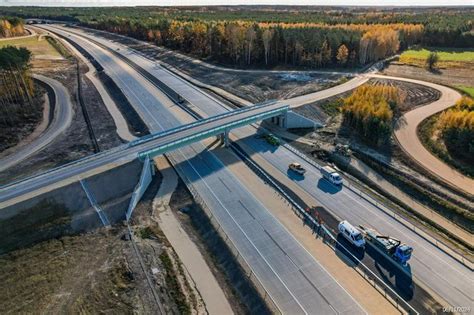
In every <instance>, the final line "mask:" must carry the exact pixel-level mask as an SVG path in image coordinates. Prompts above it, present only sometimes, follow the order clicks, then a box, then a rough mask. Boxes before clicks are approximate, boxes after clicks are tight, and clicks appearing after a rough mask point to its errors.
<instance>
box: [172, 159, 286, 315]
mask: <svg viewBox="0 0 474 315" xmlns="http://www.w3.org/2000/svg"><path fill="white" fill-rule="evenodd" d="M167 158H168V159H169V160H170V162H171V164H172V165H174V166H175V169H176V171H177V172H178V174H179V175H180V177H181V178H182V179H183V181H184V182H185V184H186V186H187V187H188V189H189V191H190V193H191V195H192V196H193V198H194V201H195V202H196V203H197V204H198V205H199V206H200V207H201V208H202V209H203V211H204V212H205V213H206V215H207V217H208V218H209V221H210V222H211V224H212V226H213V227H214V229H215V230H216V231H217V233H218V234H219V236H220V237H221V238H222V240H223V241H224V242H225V243H226V245H227V246H228V247H229V250H230V252H231V253H232V255H233V256H234V259H235V260H236V261H237V262H238V263H239V265H240V266H241V267H242V269H243V270H244V272H245V274H246V275H247V277H248V279H249V280H250V281H251V282H252V283H253V285H254V286H255V289H256V290H257V292H258V293H259V294H260V296H261V297H262V299H263V300H264V301H265V303H266V305H267V307H268V308H269V309H270V311H271V312H272V313H274V314H282V311H281V310H280V308H279V307H278V305H277V304H276V302H275V301H274V300H273V298H272V297H271V295H270V293H269V292H268V290H267V289H266V288H265V286H264V285H263V283H262V281H261V280H260V278H259V277H258V276H257V275H256V274H255V273H254V272H253V271H252V268H251V267H250V264H249V263H248V262H247V260H246V259H245V258H244V257H243V256H242V255H241V254H240V252H239V250H238V248H237V246H236V245H235V244H234V242H233V241H232V239H231V238H230V237H229V235H227V233H226V232H225V231H224V229H223V228H222V226H221V224H220V223H219V221H218V220H217V218H216V217H215V216H214V214H213V213H212V211H211V210H210V207H209V206H208V205H207V204H206V202H205V201H204V200H203V199H202V198H201V197H200V195H199V193H198V191H197V190H196V189H195V188H194V186H193V183H192V181H191V180H189V178H188V177H187V175H186V173H185V172H183V171H182V170H181V168H180V166H179V163H177V162H176V161H175V160H174V159H173V157H172V156H171V155H168V156H167Z"/></svg>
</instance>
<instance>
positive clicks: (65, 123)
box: [0, 74, 73, 172]
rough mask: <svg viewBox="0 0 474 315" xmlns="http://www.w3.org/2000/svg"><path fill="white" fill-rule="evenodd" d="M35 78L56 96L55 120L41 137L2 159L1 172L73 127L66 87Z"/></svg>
mask: <svg viewBox="0 0 474 315" xmlns="http://www.w3.org/2000/svg"><path fill="white" fill-rule="evenodd" d="M33 77H34V78H35V79H37V80H40V81H41V82H43V83H45V84H47V85H48V86H50V87H51V88H52V89H53V91H54V95H55V106H54V118H53V120H52V121H51V123H50V125H49V126H48V128H47V129H46V130H45V131H44V132H43V133H42V134H41V136H40V137H38V138H36V139H35V140H33V141H32V142H30V143H28V144H26V145H24V146H22V147H21V148H20V149H19V150H17V151H16V152H15V153H13V154H10V155H7V156H6V157H4V158H2V159H0V172H2V171H4V170H6V169H8V168H9V167H12V166H13V165H15V164H18V163H19V162H21V161H23V160H25V159H26V158H28V157H30V156H31V155H33V154H34V153H36V152H38V151H40V150H42V149H43V148H44V147H45V146H47V145H48V144H49V143H51V142H52V141H53V140H54V139H55V138H56V137H57V136H59V135H60V134H61V133H63V132H64V130H66V129H67V128H68V127H69V126H70V125H71V121H72V115H73V109H72V104H71V97H70V95H69V92H68V91H67V89H66V88H65V87H64V85H62V84H61V83H60V82H58V81H56V80H54V79H51V78H48V77H45V76H42V75H39V74H34V75H33Z"/></svg>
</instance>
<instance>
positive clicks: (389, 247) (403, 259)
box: [359, 225, 413, 266]
mask: <svg viewBox="0 0 474 315" xmlns="http://www.w3.org/2000/svg"><path fill="white" fill-rule="evenodd" d="M359 228H360V230H361V232H362V233H363V235H364V238H365V243H366V244H368V245H373V246H372V247H374V248H375V249H376V250H377V251H378V252H380V253H381V254H383V255H384V256H387V257H388V258H390V259H392V260H394V261H396V262H398V263H400V264H401V265H402V266H406V265H407V262H408V260H410V258H411V254H412V252H413V248H412V247H410V246H408V245H406V244H403V243H402V242H401V241H399V240H397V239H395V238H393V237H390V236H385V235H382V234H380V233H379V232H377V231H375V230H373V229H368V228H365V227H363V226H361V225H360V226H359Z"/></svg>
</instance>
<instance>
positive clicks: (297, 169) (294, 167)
mask: <svg viewBox="0 0 474 315" xmlns="http://www.w3.org/2000/svg"><path fill="white" fill-rule="evenodd" d="M288 168H289V169H290V170H292V171H293V172H296V173H298V174H300V175H304V173H306V170H305V169H304V168H303V166H301V164H299V163H296V162H295V163H291V164H290V165H288Z"/></svg>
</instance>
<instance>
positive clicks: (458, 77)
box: [382, 64, 474, 86]
mask: <svg viewBox="0 0 474 315" xmlns="http://www.w3.org/2000/svg"><path fill="white" fill-rule="evenodd" d="M473 71H474V69H469V68H465V69H440V70H439V71H437V72H430V71H428V70H426V69H424V68H419V67H414V66H407V65H400V64H390V65H389V66H388V67H387V68H385V69H384V70H383V72H382V73H383V74H386V75H391V76H399V77H404V78H411V79H418V80H424V81H431V82H434V83H438V84H443V85H450V86H456V85H462V86H474V76H473V75H472V72H473Z"/></svg>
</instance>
